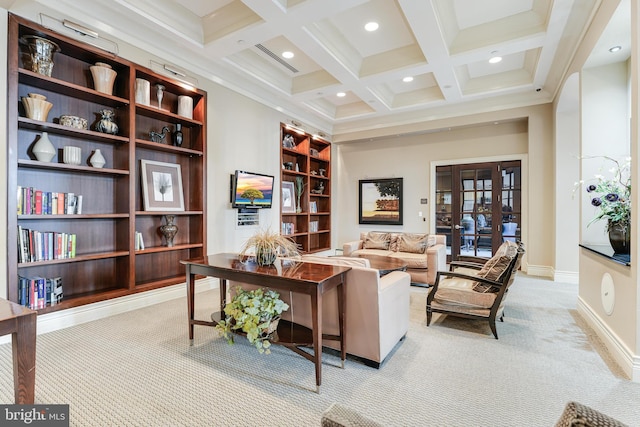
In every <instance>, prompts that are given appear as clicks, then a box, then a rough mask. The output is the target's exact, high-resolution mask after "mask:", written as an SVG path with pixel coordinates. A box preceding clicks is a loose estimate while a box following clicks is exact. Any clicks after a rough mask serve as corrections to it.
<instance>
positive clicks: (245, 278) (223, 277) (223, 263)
mask: <svg viewBox="0 0 640 427" xmlns="http://www.w3.org/2000/svg"><path fill="white" fill-rule="evenodd" d="M180 262H181V263H182V264H184V265H185V268H186V275H187V310H188V316H189V340H190V341H191V343H192V344H193V332H194V326H195V325H203V326H215V325H217V323H218V321H220V320H221V319H222V318H223V314H224V313H222V312H217V313H214V314H213V315H212V319H214V320H213V321H206V320H197V319H195V318H194V300H195V295H194V288H195V276H196V275H203V276H210V277H217V278H219V279H220V306H221V307H224V306H225V304H226V298H227V280H232V281H235V282H240V283H247V284H251V285H257V286H261V287H266V288H271V289H277V290H280V291H287V292H297V293H302V294H306V295H309V296H310V297H311V318H312V327H311V329H309V328H306V327H304V326H302V325H298V324H295V323H292V322H289V321H286V320H280V323H279V324H278V331H277V335H278V339H277V340H276V341H273V344H279V345H283V346H285V347H287V348H289V349H290V350H292V351H294V352H295V353H297V354H299V355H301V356H303V357H304V358H306V359H307V360H310V361H312V362H313V363H314V364H315V368H316V392H318V393H319V392H320V385H321V384H322V340H323V339H329V340H335V341H339V342H340V357H341V359H342V366H343V367H344V361H345V359H346V350H345V346H344V336H345V318H346V317H345V307H346V304H345V299H346V292H345V287H344V279H345V274H346V273H347V272H348V271H349V270H351V267H342V266H334V265H328V264H313V263H309V262H289V263H284V262H282V261H281V260H279V259H278V260H277V261H276V264H275V265H273V266H266V267H261V266H259V265H257V264H255V263H252V262H241V261H240V260H239V259H238V255H237V254H232V253H222V254H216V255H208V256H206V257H205V258H204V259H203V258H198V259H189V260H184V261H180ZM333 288H337V291H338V322H339V329H340V335H328V334H323V333H322V295H323V294H324V293H325V292H327V291H329V290H331V289H333ZM306 346H313V353H312V354H310V353H308V352H306V351H304V350H302V349H301V348H300V347H306Z"/></svg>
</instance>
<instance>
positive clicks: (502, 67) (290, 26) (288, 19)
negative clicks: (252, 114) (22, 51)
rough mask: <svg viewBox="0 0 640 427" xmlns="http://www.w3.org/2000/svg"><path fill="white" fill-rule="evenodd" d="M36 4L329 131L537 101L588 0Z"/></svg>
mask: <svg viewBox="0 0 640 427" xmlns="http://www.w3.org/2000/svg"><path fill="white" fill-rule="evenodd" d="M20 3H33V1H31V2H29V1H27V0H25V1H22V2H21V1H16V2H13V4H14V5H19V4H20ZM36 3H39V4H42V5H46V6H50V7H51V8H52V9H54V10H57V11H64V12H65V14H66V15H69V16H70V17H72V18H73V19H76V20H78V21H79V22H80V23H82V24H83V25H87V26H89V27H91V28H95V29H96V30H97V31H98V32H100V33H101V35H102V34H105V36H106V37H109V36H113V37H117V38H120V39H123V40H125V41H127V42H130V43H132V44H134V45H137V46H139V47H141V48H143V49H147V50H149V51H151V52H152V53H154V54H156V55H158V56H160V57H162V58H166V59H167V62H169V63H171V64H173V65H176V66H178V67H180V66H182V67H184V69H192V70H196V71H197V73H199V74H201V75H203V76H205V77H207V78H211V79H212V80H214V81H216V82H218V83H221V84H223V85H225V86H226V87H228V88H230V89H233V90H236V91H238V92H240V93H243V94H245V95H247V96H250V97H252V98H254V99H257V100H259V101H261V102H263V103H265V104H267V105H270V106H272V107H274V108H278V109H279V110H280V111H283V112H284V113H285V114H288V115H290V116H291V117H292V118H295V119H298V120H302V121H304V122H306V123H310V124H312V125H313V126H316V127H317V128H318V129H321V130H323V131H326V132H328V133H336V132H338V133H340V132H351V131H357V130H358V129H365V128H367V127H369V128H370V127H385V126H392V125H397V124H399V123H408V122H411V121H424V120H432V119H439V118H446V117H453V116H457V115H466V114H469V113H478V112H483V111H491V110H496V109H503V108H509V107H518V106H523V105H531V104H538V103H545V102H549V101H550V100H551V99H552V98H553V96H554V95H555V94H556V92H557V90H558V85H559V83H560V81H561V79H562V76H563V74H564V72H565V70H566V68H567V66H568V64H569V62H570V60H571V59H572V56H571V52H572V51H573V48H574V47H575V45H576V44H577V42H578V41H579V40H580V37H581V36H582V35H583V34H584V31H585V29H586V27H587V26H588V24H589V22H590V20H591V19H592V16H593V13H594V11H595V9H596V7H597V5H598V4H599V3H600V0H111V1H102V2H100V1H98V2H90V3H87V2H86V1H85V0H37V1H36ZM89 4H90V5H91V6H90V7H89ZM369 22H376V23H377V24H378V29H377V30H376V31H371V32H370V31H367V30H365V24H367V23H369ZM283 52H291V53H292V54H293V57H291V58H285V57H283ZM496 56H499V57H501V58H502V60H501V61H500V62H498V63H493V64H492V63H490V62H489V59H490V58H492V57H496ZM405 78H412V80H411V81H404V80H403V79H405ZM339 93H340V94H342V95H343V96H339V95H338V94H339Z"/></svg>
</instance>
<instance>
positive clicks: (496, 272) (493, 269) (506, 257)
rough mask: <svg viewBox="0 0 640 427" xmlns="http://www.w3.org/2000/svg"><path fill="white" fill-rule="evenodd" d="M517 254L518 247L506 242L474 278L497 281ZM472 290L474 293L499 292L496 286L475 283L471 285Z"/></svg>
mask: <svg viewBox="0 0 640 427" xmlns="http://www.w3.org/2000/svg"><path fill="white" fill-rule="evenodd" d="M517 253H518V245H517V244H516V243H514V242H510V241H506V242H504V243H503V244H502V245H500V247H499V248H498V250H497V251H496V253H495V255H494V256H493V257H491V259H490V260H489V261H487V262H486V263H485V264H484V266H483V267H482V269H480V271H478V273H477V274H476V276H478V277H482V278H485V279H489V280H493V281H499V280H501V279H502V275H503V274H504V273H505V271H506V270H507V267H509V263H510V262H511V260H513V258H514V257H515V256H516V255H517ZM473 290H474V291H476V292H481V293H484V292H494V293H496V292H499V291H500V288H499V287H497V286H493V285H489V284H487V283H481V282H475V283H474V284H473Z"/></svg>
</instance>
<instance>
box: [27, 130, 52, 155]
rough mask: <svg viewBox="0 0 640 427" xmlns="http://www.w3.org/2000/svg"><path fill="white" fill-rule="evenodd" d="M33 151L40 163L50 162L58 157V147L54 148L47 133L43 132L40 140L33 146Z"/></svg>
mask: <svg viewBox="0 0 640 427" xmlns="http://www.w3.org/2000/svg"><path fill="white" fill-rule="evenodd" d="M31 151H33V154H34V156H36V159H37V160H38V161H40V162H50V161H51V159H53V157H54V156H55V155H56V147H54V146H53V144H52V143H51V141H50V140H49V135H48V134H47V132H42V135H40V138H39V139H38V140H37V141H36V143H35V144H34V145H33V147H32V149H31Z"/></svg>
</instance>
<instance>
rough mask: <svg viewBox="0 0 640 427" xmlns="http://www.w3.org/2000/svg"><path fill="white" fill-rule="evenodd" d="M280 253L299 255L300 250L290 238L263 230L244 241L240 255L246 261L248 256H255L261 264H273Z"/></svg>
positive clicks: (291, 255)
mask: <svg viewBox="0 0 640 427" xmlns="http://www.w3.org/2000/svg"><path fill="white" fill-rule="evenodd" d="M278 255H281V256H285V257H298V256H300V251H298V246H297V245H296V243H295V242H294V241H293V240H291V239H290V238H288V237H285V236H283V235H281V234H280V233H276V232H273V231H271V230H261V231H259V232H258V233H256V234H255V235H253V236H251V237H250V238H249V239H248V240H247V241H246V242H245V243H244V245H243V246H242V249H241V250H240V253H239V255H238V257H239V258H240V260H241V261H244V260H245V259H246V257H247V256H255V260H256V262H257V263H258V264H259V265H271V264H273V263H274V262H275V261H276V258H277V256H278Z"/></svg>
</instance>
